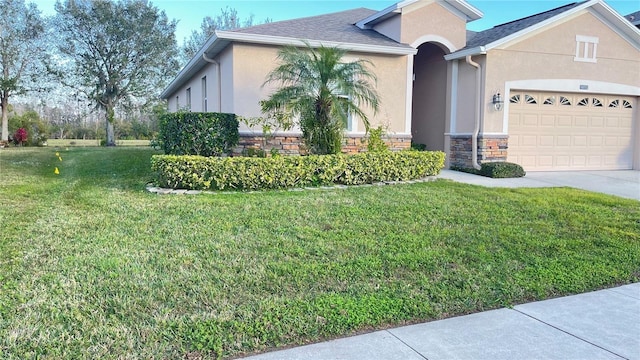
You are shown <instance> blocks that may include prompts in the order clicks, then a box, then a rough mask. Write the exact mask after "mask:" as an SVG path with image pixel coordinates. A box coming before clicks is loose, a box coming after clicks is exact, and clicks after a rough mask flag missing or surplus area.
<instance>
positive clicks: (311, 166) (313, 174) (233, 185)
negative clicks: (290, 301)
mask: <svg viewBox="0 0 640 360" xmlns="http://www.w3.org/2000/svg"><path fill="white" fill-rule="evenodd" d="M444 157H445V155H444V153H442V152H418V151H401V152H383V153H362V154H355V155H344V154H340V155H310V156H276V157H269V158H247V157H227V158H218V157H202V156H173V155H155V156H153V158H152V159H151V164H152V169H153V170H154V171H155V172H156V174H157V184H158V185H159V186H162V187H168V188H175V189H194V190H208V189H212V190H224V189H236V190H259V189H284V188H292V187H304V186H319V185H331V184H344V185H357V184H370V183H374V182H379V181H406V180H414V179H419V178H423V177H425V176H431V175H437V174H438V173H439V172H440V170H441V169H442V168H443V167H444Z"/></svg>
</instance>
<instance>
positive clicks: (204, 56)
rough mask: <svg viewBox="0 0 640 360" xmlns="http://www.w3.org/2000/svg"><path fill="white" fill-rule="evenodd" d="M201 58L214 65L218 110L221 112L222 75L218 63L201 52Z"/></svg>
mask: <svg viewBox="0 0 640 360" xmlns="http://www.w3.org/2000/svg"><path fill="white" fill-rule="evenodd" d="M202 59H204V61H206V62H208V63H212V64H214V65H215V66H216V70H217V74H216V77H217V78H218V79H217V80H218V81H217V82H218V112H222V77H221V73H222V72H221V71H220V63H219V62H217V61H215V60H213V59H211V58H209V57H208V56H207V54H206V53H204V52H203V53H202Z"/></svg>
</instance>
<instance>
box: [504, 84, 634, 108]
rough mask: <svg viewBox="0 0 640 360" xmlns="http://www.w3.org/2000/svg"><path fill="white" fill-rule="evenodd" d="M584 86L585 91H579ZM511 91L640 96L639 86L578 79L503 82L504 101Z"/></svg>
mask: <svg viewBox="0 0 640 360" xmlns="http://www.w3.org/2000/svg"><path fill="white" fill-rule="evenodd" d="M585 86H586V89H584V90H581V89H580V88H581V87H585ZM511 89H517V90H536V91H558V92H569V93H587V94H589V93H593V94H610V95H629V96H640V86H633V85H625V84H617V83H611V82H604V81H594V80H579V79H578V80H576V79H532V80H516V81H507V82H505V95H504V96H505V99H509V96H510V95H509V94H508V93H507V91H509V90H511ZM505 103H506V101H505Z"/></svg>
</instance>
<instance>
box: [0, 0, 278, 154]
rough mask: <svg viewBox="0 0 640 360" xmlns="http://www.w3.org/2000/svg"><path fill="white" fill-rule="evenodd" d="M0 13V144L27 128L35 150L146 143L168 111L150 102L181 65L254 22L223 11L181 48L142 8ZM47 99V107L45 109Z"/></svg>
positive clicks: (170, 30)
mask: <svg viewBox="0 0 640 360" xmlns="http://www.w3.org/2000/svg"><path fill="white" fill-rule="evenodd" d="M0 9H2V12H0V110H1V112H2V120H1V125H2V126H1V128H0V142H7V141H8V140H9V139H10V138H12V137H13V135H14V134H15V132H16V131H17V129H19V128H21V127H20V126H26V127H29V128H30V129H31V130H29V129H26V130H27V132H28V133H29V134H30V136H31V137H30V138H29V140H28V141H27V143H29V144H34V145H35V144H37V143H39V142H41V141H40V140H42V139H41V138H42V137H45V136H51V137H64V138H70V137H79V138H95V137H98V138H103V139H105V140H106V144H107V145H115V139H116V138H120V139H124V138H137V139H141V138H145V137H147V138H148V137H152V136H153V134H154V132H155V131H156V130H157V129H155V126H156V125H154V122H153V119H155V116H156V115H155V114H156V113H157V112H158V109H161V108H164V107H166V105H164V102H162V101H160V100H159V99H158V95H159V93H160V91H162V89H163V88H164V87H165V86H166V85H167V84H168V82H169V81H171V79H172V78H173V77H174V76H175V75H176V73H177V72H178V71H179V70H180V67H181V65H184V64H186V62H188V61H189V60H190V58H191V57H192V56H193V55H194V54H195V53H196V52H197V51H198V50H199V48H200V47H201V46H202V45H204V43H205V42H206V40H207V39H208V38H209V37H210V36H211V35H212V34H213V32H214V31H215V30H216V29H223V30H228V29H234V28H238V27H244V26H251V25H253V23H254V21H253V16H252V15H251V16H249V17H248V18H246V19H241V18H240V17H239V16H238V14H237V11H236V10H235V9H232V8H229V7H227V8H225V9H221V11H220V14H219V15H217V16H213V17H212V16H206V17H205V18H204V19H203V21H202V24H201V26H200V29H199V30H194V31H193V32H192V34H191V36H190V37H189V38H186V39H184V44H183V46H182V47H179V46H178V44H177V41H176V37H175V28H176V21H175V20H170V19H169V18H168V16H167V14H165V13H164V12H163V11H161V10H159V9H158V8H157V7H155V6H153V5H152V3H150V2H148V1H146V0H116V1H111V0H59V1H57V2H56V5H55V9H56V14H55V15H54V16H51V17H44V16H42V15H41V13H40V11H39V10H38V8H37V7H36V5H34V4H32V3H28V4H26V3H25V0H0ZM267 21H269V20H268V19H267V20H265V22H267ZM52 45H53V46H52ZM51 94H57V95H53V96H54V98H53V101H54V102H55V104H54V105H53V106H52V105H47V106H43V105H42V102H43V101H44V100H43V99H44V98H47V97H49V98H50V97H51V96H52V95H51ZM16 99H18V100H19V101H17V102H16ZM12 103H15V104H13V105H18V106H12ZM74 103H75V104H76V105H77V106H74V105H73V104H74ZM70 104H71V105H70ZM80 104H82V107H81V108H80ZM45 110H46V111H45ZM98 117H100V118H102V120H99V119H98ZM98 121H100V122H102V123H103V125H102V126H100V127H98ZM16 126H19V127H18V128H16Z"/></svg>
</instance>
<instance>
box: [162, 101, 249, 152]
mask: <svg viewBox="0 0 640 360" xmlns="http://www.w3.org/2000/svg"><path fill="white" fill-rule="evenodd" d="M159 128H160V129H159V132H158V138H157V139H156V141H155V142H154V144H155V145H157V146H159V147H160V149H162V150H163V151H164V153H165V154H169V155H201V156H220V155H222V154H225V153H228V152H229V151H230V150H231V149H232V148H233V147H234V146H236V145H237V144H238V141H239V139H240V138H239V134H238V119H237V118H236V115H234V114H223V113H196V112H183V111H181V112H177V113H167V114H162V115H161V116H160V126H159Z"/></svg>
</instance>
